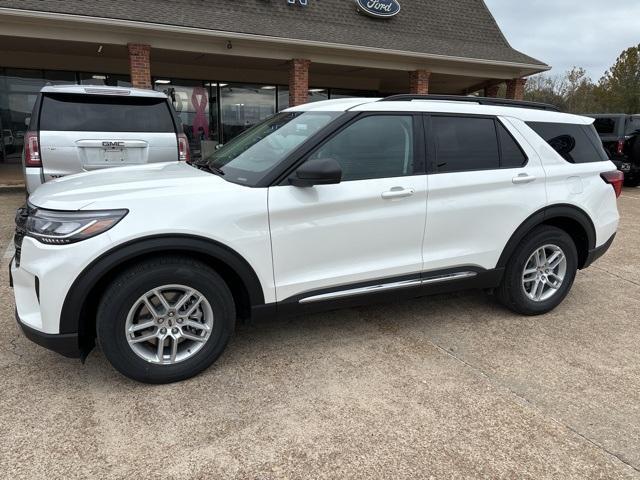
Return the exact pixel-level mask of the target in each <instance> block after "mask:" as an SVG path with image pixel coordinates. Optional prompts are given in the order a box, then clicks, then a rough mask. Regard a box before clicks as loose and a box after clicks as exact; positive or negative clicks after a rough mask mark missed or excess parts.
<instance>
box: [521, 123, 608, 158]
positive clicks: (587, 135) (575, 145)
mask: <svg viewBox="0 0 640 480" xmlns="http://www.w3.org/2000/svg"><path fill="white" fill-rule="evenodd" d="M527 125H529V126H530V127H531V128H532V129H533V130H534V131H535V132H536V133H537V134H538V135H540V136H541V137H542V138H544V139H545V140H546V142H547V143H548V144H549V145H551V147H552V148H553V149H554V150H555V151H556V152H558V153H559V154H560V155H562V157H563V158H564V159H565V160H566V161H567V162H571V163H588V162H601V161H603V160H608V159H609V158H608V157H607V154H606V153H605V151H604V148H603V147H602V142H601V141H600V137H598V133H597V132H596V129H595V128H594V127H593V125H575V124H571V123H543V122H527Z"/></svg>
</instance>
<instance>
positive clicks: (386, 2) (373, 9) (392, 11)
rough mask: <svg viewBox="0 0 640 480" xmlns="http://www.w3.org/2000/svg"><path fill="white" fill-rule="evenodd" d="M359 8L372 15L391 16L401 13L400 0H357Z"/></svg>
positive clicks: (379, 16)
mask: <svg viewBox="0 0 640 480" xmlns="http://www.w3.org/2000/svg"><path fill="white" fill-rule="evenodd" d="M356 4H357V5H358V10H360V11H361V12H363V13H366V14H367V15H370V16H372V17H378V18H389V17H394V16H396V15H397V14H398V13H400V3H398V0H356Z"/></svg>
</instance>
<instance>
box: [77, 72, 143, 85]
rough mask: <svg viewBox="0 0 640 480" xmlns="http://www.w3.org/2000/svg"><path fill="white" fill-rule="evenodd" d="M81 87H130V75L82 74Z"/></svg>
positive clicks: (79, 76)
mask: <svg viewBox="0 0 640 480" xmlns="http://www.w3.org/2000/svg"><path fill="white" fill-rule="evenodd" d="M78 78H79V79H80V85H103V86H108V87H130V86H131V79H130V78H129V75H114V74H111V73H80V74H78Z"/></svg>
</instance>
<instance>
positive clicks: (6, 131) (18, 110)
mask: <svg viewBox="0 0 640 480" xmlns="http://www.w3.org/2000/svg"><path fill="white" fill-rule="evenodd" d="M4 73H5V74H4V75H2V78H1V79H0V123H1V124H2V125H1V127H2V130H1V132H2V144H1V145H0V146H1V147H2V148H1V149H0V154H1V155H2V159H3V161H5V162H7V163H17V162H19V161H20V156H21V155H22V147H23V145H24V133H25V131H26V130H27V123H28V121H29V119H30V118H31V111H32V110H33V106H34V104H35V103H36V98H37V97H38V92H39V91H40V89H41V88H42V87H44V85H45V83H44V79H43V75H42V71H41V70H25V69H6V70H5V72H4Z"/></svg>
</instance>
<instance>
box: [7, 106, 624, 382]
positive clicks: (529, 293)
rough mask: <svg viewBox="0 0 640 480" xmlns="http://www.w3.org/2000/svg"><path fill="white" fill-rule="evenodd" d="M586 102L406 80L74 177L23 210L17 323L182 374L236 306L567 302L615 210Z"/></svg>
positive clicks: (154, 373) (155, 375)
mask: <svg viewBox="0 0 640 480" xmlns="http://www.w3.org/2000/svg"><path fill="white" fill-rule="evenodd" d="M592 122H593V119H592V118H586V117H579V116H573V115H568V114H563V113H559V112H557V111H554V108H553V107H550V106H545V105H540V104H529V103H524V102H509V101H506V100H497V99H483V98H472V97H438V96H425V97H419V96H410V95H400V96H394V97H390V98H386V99H346V100H335V101H326V102H318V103H314V104H308V105H303V106H300V107H295V108H290V109H288V110H286V111H284V112H283V113H280V114H277V115H275V116H273V117H272V118H270V119H268V120H266V121H265V122H263V123H261V124H259V125H257V126H256V127H254V128H252V129H250V130H248V131H247V132H245V133H244V134H243V135H241V136H239V137H238V138H236V139H235V140H233V141H232V142H230V143H228V144H227V145H226V146H225V147H224V148H222V149H220V150H218V151H216V152H215V154H214V155H213V156H212V157H211V158H208V159H205V160H203V161H201V162H200V163H198V164H196V163H185V162H175V163H163V164H149V165H141V166H134V167H123V168H117V169H110V170H102V171H95V172H89V173H84V174H79V175H72V176H68V177H64V178H61V179H57V180H54V181H51V182H48V183H46V184H44V185H42V186H41V187H39V188H38V189H37V190H36V191H35V193H34V194H33V195H31V197H30V198H29V201H28V204H27V205H26V206H25V207H24V208H23V209H21V210H19V212H18V215H17V218H16V223H17V228H16V237H15V245H16V255H15V258H14V259H13V261H12V263H11V275H12V283H13V286H14V291H15V300H16V307H17V312H16V316H17V320H18V322H19V323H20V325H21V327H22V329H23V331H24V333H25V335H26V336H27V337H29V338H30V339H32V340H34V341H35V342H37V343H39V344H41V345H44V346H45V347H48V348H51V349H53V350H56V351H58V352H60V353H62V354H64V355H67V356H76V357H82V358H84V357H85V356H86V354H87V353H88V352H89V351H90V350H91V348H92V347H93V345H94V341H95V339H96V338H97V341H98V343H99V345H100V346H101V348H102V350H103V352H104V354H105V355H106V357H107V358H108V359H109V361H110V362H111V363H112V364H113V366H114V367H115V368H116V369H118V370H119V371H120V372H122V373H123V374H125V375H127V376H129V377H131V378H133V379H136V380H139V381H143V382H150V383H164V382H174V381H178V380H182V379H185V378H188V377H190V376H192V375H195V374H197V373H198V372H200V371H202V370H203V369H205V368H207V367H208V366H209V365H210V364H211V363H212V362H214V361H215V360H216V358H218V357H219V356H220V354H221V353H222V351H223V350H224V348H225V346H226V344H227V342H228V340H229V337H230V335H231V334H232V332H233V330H234V325H235V323H236V321H237V319H256V318H260V317H265V316H273V315H285V314H291V313H307V312H312V311H318V310H321V309H329V308H336V307H342V306H350V305H355V304H361V303H365V302H369V301H372V300H379V299H384V298H385V297H386V298H392V299H396V300H397V299H402V298H410V297H416V296H420V295H426V294H430V293H438V292H445V291H450V290H456V289H465V288H482V289H486V290H487V291H489V292H494V293H495V295H496V297H497V298H498V299H499V301H500V302H502V303H503V304H504V305H505V306H506V307H508V308H510V309H512V310H513V311H515V312H518V313H521V314H524V315H537V314H542V313H545V312H548V311H550V310H551V309H553V308H555V307H556V306H557V305H558V304H559V303H560V302H562V300H563V299H564V297H565V296H566V295H567V294H568V293H569V290H570V289H571V285H572V284H573V281H574V278H575V276H576V271H577V270H579V269H583V268H585V267H587V266H589V264H591V263H592V262H593V261H594V260H595V259H597V258H598V257H599V256H601V255H602V254H603V253H604V252H605V251H606V250H607V249H608V248H609V246H610V245H611V243H612V241H613V238H614V236H615V233H616V229H617V227H618V220H619V216H618V210H617V206H616V196H617V195H619V193H620V189H621V186H622V181H623V178H622V174H621V173H619V172H618V171H617V170H616V168H615V166H614V164H613V163H612V162H611V161H609V159H608V158H607V155H606V154H605V152H604V150H603V148H602V146H601V144H600V141H599V139H598V136H597V134H596V131H595V129H594V128H593V126H592Z"/></svg>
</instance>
